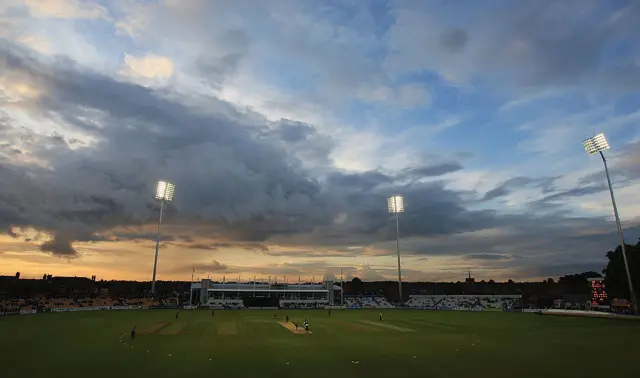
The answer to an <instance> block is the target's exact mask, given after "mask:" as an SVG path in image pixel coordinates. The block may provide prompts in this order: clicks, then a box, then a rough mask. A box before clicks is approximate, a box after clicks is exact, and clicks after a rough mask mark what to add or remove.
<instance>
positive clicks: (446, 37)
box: [440, 28, 469, 53]
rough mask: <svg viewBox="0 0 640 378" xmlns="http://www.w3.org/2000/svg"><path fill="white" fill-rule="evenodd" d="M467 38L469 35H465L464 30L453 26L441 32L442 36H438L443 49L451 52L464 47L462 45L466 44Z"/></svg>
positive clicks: (458, 50)
mask: <svg viewBox="0 0 640 378" xmlns="http://www.w3.org/2000/svg"><path fill="white" fill-rule="evenodd" d="M468 39H469V36H468V35H467V32H466V31H464V30H462V29H459V28H455V29H451V30H448V31H446V32H444V33H443V34H442V36H441V37H440V44H441V45H442V47H443V48H444V49H445V50H447V51H449V52H452V53H457V52H460V51H461V50H462V49H464V47H465V46H466V45H467V40H468Z"/></svg>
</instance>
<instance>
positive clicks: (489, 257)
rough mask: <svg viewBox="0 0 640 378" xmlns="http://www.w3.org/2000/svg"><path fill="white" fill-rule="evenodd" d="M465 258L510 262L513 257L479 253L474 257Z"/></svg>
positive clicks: (466, 257)
mask: <svg viewBox="0 0 640 378" xmlns="http://www.w3.org/2000/svg"><path fill="white" fill-rule="evenodd" d="M464 258H465V259H467V260H509V259H510V258H511V256H508V255H497V254H492V253H477V254H473V255H466V256H465V257H464Z"/></svg>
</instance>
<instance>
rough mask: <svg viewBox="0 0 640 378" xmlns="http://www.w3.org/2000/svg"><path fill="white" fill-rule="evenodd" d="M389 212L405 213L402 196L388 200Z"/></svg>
mask: <svg viewBox="0 0 640 378" xmlns="http://www.w3.org/2000/svg"><path fill="white" fill-rule="evenodd" d="M387 205H388V207H389V212H390V213H393V214H397V213H404V199H403V198H402V196H391V197H389V198H388V199H387Z"/></svg>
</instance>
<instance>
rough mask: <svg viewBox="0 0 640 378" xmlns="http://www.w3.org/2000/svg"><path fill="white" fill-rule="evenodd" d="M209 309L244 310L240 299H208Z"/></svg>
mask: <svg viewBox="0 0 640 378" xmlns="http://www.w3.org/2000/svg"><path fill="white" fill-rule="evenodd" d="M207 305H208V306H209V307H215V308H244V302H243V301H242V299H211V298H210V299H209V302H208V303H207Z"/></svg>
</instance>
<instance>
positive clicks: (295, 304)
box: [280, 299, 329, 308]
mask: <svg viewBox="0 0 640 378" xmlns="http://www.w3.org/2000/svg"><path fill="white" fill-rule="evenodd" d="M328 305H329V301H327V300H326V299H324V300H317V299H281V300H280V307H281V308H324V307H326V306H328Z"/></svg>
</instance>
